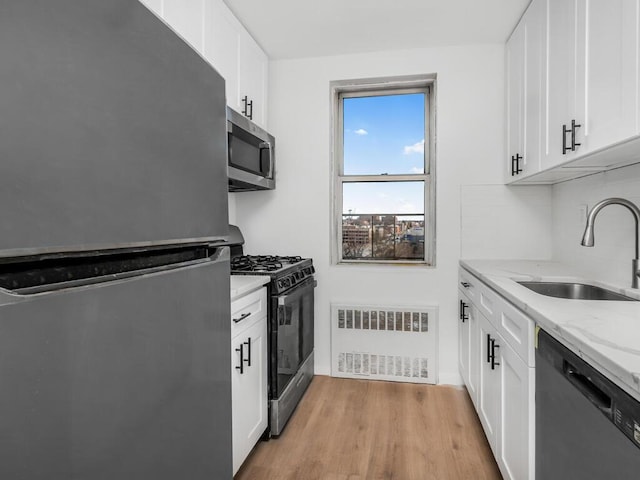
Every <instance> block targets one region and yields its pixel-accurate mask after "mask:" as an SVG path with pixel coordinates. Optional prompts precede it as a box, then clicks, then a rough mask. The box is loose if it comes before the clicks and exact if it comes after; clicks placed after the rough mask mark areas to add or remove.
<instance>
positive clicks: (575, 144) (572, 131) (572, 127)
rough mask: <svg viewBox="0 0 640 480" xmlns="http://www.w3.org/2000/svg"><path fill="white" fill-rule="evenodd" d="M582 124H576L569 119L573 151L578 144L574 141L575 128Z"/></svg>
mask: <svg viewBox="0 0 640 480" xmlns="http://www.w3.org/2000/svg"><path fill="white" fill-rule="evenodd" d="M581 126H582V125H578V124H576V121H575V120H571V151H572V152H575V151H576V147H579V146H580V144H579V143H576V128H579V127H581Z"/></svg>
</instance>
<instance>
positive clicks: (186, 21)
mask: <svg viewBox="0 0 640 480" xmlns="http://www.w3.org/2000/svg"><path fill="white" fill-rule="evenodd" d="M162 12H163V18H164V20H165V21H166V22H167V23H168V24H169V25H170V26H171V28H173V29H174V30H175V31H176V32H177V33H178V34H179V35H180V36H181V37H182V38H184V39H185V40H186V41H187V42H189V43H190V44H191V46H192V47H193V48H194V49H195V50H197V51H198V52H199V53H200V54H202V52H203V50H204V49H203V26H204V23H203V17H204V0H163V9H162Z"/></svg>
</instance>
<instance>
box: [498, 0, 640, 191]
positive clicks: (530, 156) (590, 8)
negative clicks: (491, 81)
mask: <svg viewBox="0 0 640 480" xmlns="http://www.w3.org/2000/svg"><path fill="white" fill-rule="evenodd" d="M639 4H640V0H589V1H575V0H533V1H532V3H531V4H530V5H529V8H528V9H527V11H526V12H525V14H524V16H523V18H522V20H521V22H520V24H519V25H518V27H517V29H516V30H515V31H514V33H513V35H512V37H511V38H510V39H509V42H508V43H507V103H508V114H509V116H508V119H507V123H508V127H507V139H508V140H507V144H508V148H509V152H508V155H509V157H508V158H507V170H508V175H507V183H510V182H514V183H522V184H525V183H555V182H558V181H563V180H567V179H570V178H577V177H579V176H582V175H585V174H588V173H592V172H594V171H599V170H605V169H608V168H614V167H619V166H623V165H626V164H629V163H633V162H636V161H637V158H639V157H640V136H639V135H640V129H639V125H638V117H639V115H640V101H639V98H638V97H639V93H640V92H639V84H640V81H639V80H640V79H639V74H638V72H639V61H640V55H639V45H638V37H639V35H638V34H639V32H640V29H639V26H638V22H639V20H638V19H639V12H640V8H639ZM522 36H524V40H523V39H522ZM523 44H524V47H522V45H523ZM516 52H523V53H522V54H523V59H522V62H519V61H518V60H517V59H515V58H512V57H514V56H515V55H516V54H517V53H516ZM521 65H524V67H522V66H521ZM512 66H518V68H520V69H522V68H523V69H524V73H523V74H522V77H523V78H524V83H523V86H522V88H523V91H524V106H523V108H522V109H518V108H517V107H516V106H515V105H512V104H511V103H512V102H513V101H514V100H512V99H513V97H514V95H516V91H515V90H512V87H511V84H512V80H511V79H512V78H513V79H515V78H518V77H517V75H519V73H516V72H514V71H513V68H512ZM514 68H515V67H514ZM520 71H521V70H520ZM518 115H519V116H518ZM522 125H524V127H522ZM518 129H520V130H522V131H523V136H524V140H521V142H523V144H524V147H523V154H522V156H523V160H521V161H520V163H519V165H518V166H517V167H516V173H515V174H514V175H511V171H512V160H511V156H512V155H514V152H512V151H511V144H512V143H513V142H514V141H515V140H514V138H515V137H514V130H518ZM517 170H521V171H517Z"/></svg>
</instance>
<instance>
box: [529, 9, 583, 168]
mask: <svg viewBox="0 0 640 480" xmlns="http://www.w3.org/2000/svg"><path fill="white" fill-rule="evenodd" d="M538 1H544V2H546V4H547V9H548V16H547V19H548V23H547V30H548V32H547V38H548V41H549V45H548V48H547V51H548V55H547V64H546V71H547V77H546V99H545V100H546V102H545V108H546V109H547V115H546V119H545V131H544V145H545V150H544V155H543V157H542V168H543V169H545V168H549V167H552V166H555V165H558V164H559V163H562V162H565V161H568V160H571V159H572V158H574V157H575V156H576V152H577V151H578V150H579V147H578V150H576V151H575V152H572V151H568V152H565V153H563V148H562V146H563V138H565V136H564V134H563V125H566V126H567V128H570V127H571V120H572V119H573V120H576V121H577V123H580V121H581V119H577V118H576V94H575V92H576V48H577V45H576V24H577V22H578V12H577V9H576V3H577V2H576V1H575V0H538ZM577 133H578V138H580V135H581V132H580V131H579V129H578V132H577ZM570 137H571V135H570V134H567V135H566V141H567V144H568V145H570V142H571V138H570ZM577 141H578V142H579V140H577Z"/></svg>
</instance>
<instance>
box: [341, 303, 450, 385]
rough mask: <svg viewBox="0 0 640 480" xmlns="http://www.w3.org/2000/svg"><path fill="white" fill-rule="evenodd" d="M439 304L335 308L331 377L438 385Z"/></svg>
mask: <svg viewBox="0 0 640 480" xmlns="http://www.w3.org/2000/svg"><path fill="white" fill-rule="evenodd" d="M437 318H438V308H437V307H435V306H422V307H410V306H402V307H398V306H393V307H391V306H371V305H369V306H363V305H346V304H332V305H331V375H332V376H334V377H344V378H367V379H371V380H391V381H397V382H412V383H437V371H438V369H437V358H438V355H437Z"/></svg>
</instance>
